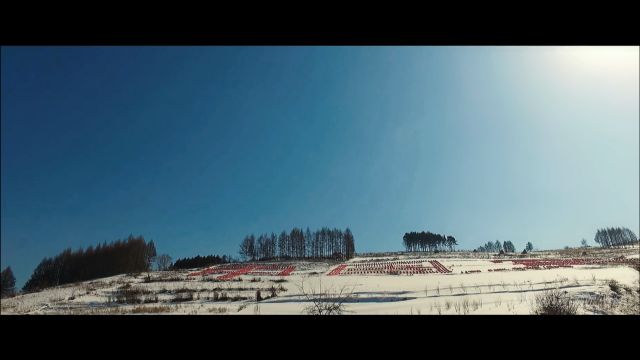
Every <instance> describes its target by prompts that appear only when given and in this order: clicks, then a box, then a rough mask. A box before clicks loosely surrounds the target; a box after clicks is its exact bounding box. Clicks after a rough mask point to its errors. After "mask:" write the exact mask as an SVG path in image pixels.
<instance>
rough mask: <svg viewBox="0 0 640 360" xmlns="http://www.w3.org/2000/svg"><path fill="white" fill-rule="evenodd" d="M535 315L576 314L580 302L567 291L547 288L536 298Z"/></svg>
mask: <svg viewBox="0 0 640 360" xmlns="http://www.w3.org/2000/svg"><path fill="white" fill-rule="evenodd" d="M533 313H534V314H535V315H576V314H577V313H578V303H577V302H576V301H575V300H573V299H572V298H571V297H570V296H569V295H568V294H567V292H566V291H561V290H558V289H552V290H547V291H545V292H543V293H542V294H539V295H537V296H536V298H535V304H534V308H533Z"/></svg>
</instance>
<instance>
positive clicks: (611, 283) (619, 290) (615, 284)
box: [608, 280, 622, 295]
mask: <svg viewBox="0 0 640 360" xmlns="http://www.w3.org/2000/svg"><path fill="white" fill-rule="evenodd" d="M608 285H609V289H611V291H613V292H614V293H616V294H618V295H621V294H622V288H621V286H620V284H619V283H618V282H617V281H615V280H611V281H609V283H608Z"/></svg>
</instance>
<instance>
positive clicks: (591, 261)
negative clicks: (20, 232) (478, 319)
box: [2, 247, 640, 315]
mask: <svg viewBox="0 0 640 360" xmlns="http://www.w3.org/2000/svg"><path fill="white" fill-rule="evenodd" d="M638 251H639V250H638V248H637V247H635V248H633V249H620V250H616V251H615V252H611V251H604V250H603V251H601V250H599V249H590V250H588V251H587V252H586V253H583V252H582V251H580V252H575V251H574V252H566V251H562V250H560V251H557V252H534V253H532V254H530V255H529V256H528V257H526V258H523V257H512V258H504V257H501V258H498V257H491V256H487V255H486V254H474V253H455V254H447V255H446V256H437V255H438V254H433V255H431V256H428V257H427V256H419V255H417V254H392V255H389V256H367V257H356V258H354V259H351V260H350V261H348V262H346V263H340V262H335V263H330V262H304V261H300V262H288V263H256V264H237V265H234V266H233V267H232V266H227V267H224V266H221V267H220V266H219V267H212V268H209V269H191V270H188V271H186V270H185V271H166V272H152V273H150V274H147V273H142V274H137V275H119V276H113V277H109V278H103V279H98V280H93V281H87V282H83V283H77V284H68V285H63V286H58V287H55V288H50V289H46V290H43V291H41V292H37V293H30V294H23V295H19V296H16V297H13V298H9V299H3V300H2V314H3V315H5V314H229V315H233V314H238V315H243V314H250V315H253V314H261V315H267V314H305V313H307V309H308V307H309V306H310V305H312V304H313V302H312V300H313V299H314V298H317V296H316V295H317V294H337V293H340V292H341V293H342V295H341V298H342V299H343V301H344V304H345V305H344V314H414V315H418V314H423V315H425V314H442V315H446V314H471V315H475V314H531V313H532V309H533V308H534V305H535V298H536V296H538V295H540V294H541V293H543V292H545V291H548V290H550V289H560V290H561V291H563V292H564V291H566V292H567V294H568V295H570V296H571V297H572V298H573V299H576V300H577V301H578V302H579V304H580V307H579V310H578V313H579V314H603V313H605V314H638V313H640V307H639V306H640V302H639V300H638V299H639V296H640V293H639V292H640V289H639V282H640V277H639V274H640V273H639V272H638V270H636V269H635V268H634V266H637V262H638ZM456 255H457V256H456ZM221 278H222V279H223V280H221ZM612 280H614V281H615V283H613V284H614V285H615V286H614V285H612ZM257 291H260V297H261V298H262V300H261V301H256V295H257Z"/></svg>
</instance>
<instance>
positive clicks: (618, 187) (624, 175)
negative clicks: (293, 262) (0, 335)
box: [1, 47, 640, 286]
mask: <svg viewBox="0 0 640 360" xmlns="http://www.w3.org/2000/svg"><path fill="white" fill-rule="evenodd" d="M638 61H639V60H638V48H637V47H630V48H577V47H567V48H562V47H560V48H558V47H549V48H544V47H116V48H112V47H69V48H67V47H36V48H33V47H3V48H2V80H1V81H2V110H1V111H2V113H1V114H2V184H1V185H2V194H1V195H2V200H1V203H2V215H1V216H2V218H1V220H2V229H1V236H2V238H1V240H2V256H1V261H2V267H3V268H4V267H5V266H7V265H10V266H11V267H12V268H13V269H14V272H15V273H16V277H17V280H18V285H20V286H21V285H22V284H23V283H24V281H26V279H27V278H28V276H29V275H30V274H31V272H32V270H33V269H34V268H35V266H36V265H37V264H38V262H39V261H40V260H41V259H42V258H43V257H45V256H53V255H55V254H57V253H58V252H59V251H61V250H62V249H64V248H67V247H72V248H74V249H76V248H78V247H83V248H86V247H87V246H89V245H91V244H96V243H98V242H103V241H112V240H116V239H118V238H123V237H126V236H128V235H129V234H130V233H133V234H134V235H137V234H141V235H144V236H145V238H147V239H153V240H154V241H155V242H156V244H157V247H158V250H159V252H162V253H165V252H166V253H169V254H170V255H171V256H172V257H173V258H174V259H175V258H178V257H184V256H194V255H196V254H202V255H205V254H211V253H217V254H233V255H234V256H237V249H238V244H239V242H240V240H241V239H242V238H243V236H244V235H245V234H248V233H255V234H258V233H261V232H271V231H274V232H277V231H281V230H283V229H290V228H291V227H294V226H302V227H307V226H309V227H310V228H311V229H315V228H319V227H322V226H330V227H340V228H345V227H347V226H348V227H350V228H351V229H352V231H353V233H354V235H355V238H356V249H357V251H385V250H389V251H391V250H400V249H401V239H402V235H403V234H404V232H406V231H412V230H430V231H434V232H438V233H445V234H451V235H454V236H455V237H456V238H457V239H458V242H459V243H460V244H461V246H462V247H463V248H475V247H477V246H479V245H481V244H482V243H484V242H486V241H489V240H491V241H495V240H496V239H499V240H501V241H504V240H511V241H513V242H514V243H515V245H516V247H517V248H518V249H521V248H522V247H523V246H524V244H525V243H526V242H527V241H531V242H533V243H534V245H535V246H536V247H538V248H554V247H562V246H564V245H578V244H579V242H580V240H581V239H582V238H587V239H588V240H589V241H590V242H593V236H594V234H595V231H596V229H597V228H598V227H603V226H626V227H629V228H631V229H632V230H633V231H634V232H636V233H638V228H639V225H638V221H639V220H638V219H639V217H640V216H639V214H638V211H639V210H638V208H639V203H638V201H639V200H638V199H639V194H638V187H639V170H638V167H639V162H640V161H639V152H640V150H639V145H638V138H639V129H638V124H639V115H638V107H639V105H638V97H639V95H638V88H639V84H638V66H639V64H638Z"/></svg>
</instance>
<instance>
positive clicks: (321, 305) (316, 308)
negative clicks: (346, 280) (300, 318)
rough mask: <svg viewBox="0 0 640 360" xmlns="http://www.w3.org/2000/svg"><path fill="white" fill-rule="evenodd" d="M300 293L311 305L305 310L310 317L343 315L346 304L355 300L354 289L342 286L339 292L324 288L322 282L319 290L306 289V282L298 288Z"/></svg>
mask: <svg viewBox="0 0 640 360" xmlns="http://www.w3.org/2000/svg"><path fill="white" fill-rule="evenodd" d="M298 288H299V289H300V293H301V294H302V296H303V297H304V298H305V300H306V301H307V302H309V303H310V305H308V306H307V307H305V308H304V312H305V313H306V314H308V315H342V314H343V313H344V312H345V303H347V302H348V301H349V300H350V299H352V298H353V289H347V286H346V285H345V286H342V287H341V288H340V289H339V290H338V291H333V289H332V288H325V289H323V288H322V281H320V283H319V286H318V289H314V288H312V287H310V288H309V289H305V287H304V281H302V282H301V283H300V285H299V286H298Z"/></svg>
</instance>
